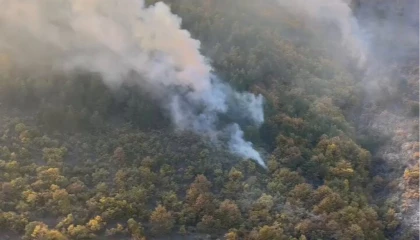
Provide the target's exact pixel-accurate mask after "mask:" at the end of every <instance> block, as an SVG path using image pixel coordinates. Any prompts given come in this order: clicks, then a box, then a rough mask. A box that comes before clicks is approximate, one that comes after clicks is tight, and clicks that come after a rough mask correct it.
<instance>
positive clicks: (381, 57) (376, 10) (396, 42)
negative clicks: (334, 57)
mask: <svg viewBox="0 0 420 240" xmlns="http://www.w3.org/2000/svg"><path fill="white" fill-rule="evenodd" d="M276 2H277V3H278V4H279V5H280V6H281V7H282V8H283V9H284V10H287V11H288V12H289V13H291V14H295V15H297V16H299V17H300V19H302V21H304V22H306V23H307V24H308V25H311V26H314V25H316V23H320V26H321V27H320V28H317V30H323V29H322V28H326V26H330V25H329V24H332V25H334V26H335V27H336V28H337V29H338V30H339V31H338V32H339V35H340V36H335V39H334V40H337V39H339V40H341V43H342V47H343V49H344V50H345V51H342V52H340V53H339V54H342V55H344V56H346V57H347V56H349V57H351V58H353V59H356V61H357V63H358V71H360V72H361V73H362V74H360V75H359V77H360V78H361V79H358V80H359V81H360V82H361V83H362V84H363V90H364V92H365V94H364V96H363V97H364V99H363V105H364V106H363V110H362V111H361V112H360V116H356V117H354V118H355V122H357V123H356V124H357V125H358V128H360V131H361V132H364V133H363V134H365V133H366V132H371V131H372V132H374V133H376V132H378V133H380V134H384V133H389V134H394V136H393V137H392V139H391V140H390V141H389V142H387V143H385V144H383V145H382V146H381V147H380V148H379V150H377V152H376V154H375V153H374V154H375V157H378V158H380V159H383V160H384V161H385V162H386V163H387V165H386V166H389V167H388V169H387V170H386V172H387V173H386V175H384V178H385V179H387V180H388V181H393V182H395V181H397V180H398V181H402V180H401V179H402V177H401V175H402V174H403V173H402V172H401V171H399V170H396V169H398V168H401V166H404V165H405V166H410V163H409V159H410V158H409V157H407V156H406V154H407V152H408V151H407V149H405V148H404V146H405V145H407V143H409V142H410V141H414V142H417V141H418V139H416V136H418V128H417V131H413V127H412V126H413V125H415V124H416V123H417V126H418V116H415V117H412V118H410V117H407V116H406V115H404V114H401V113H402V112H401V109H404V101H409V100H410V99H413V100H414V101H416V102H418V95H417V96H410V94H409V92H410V91H407V90H405V91H400V87H401V86H404V85H407V82H408V81H409V80H410V79H409V78H415V79H416V80H417V81H418V64H419V55H418V53H419V1H418V0H401V1H393V0H377V1H375V0H365V1H363V0H353V1H351V0H347V1H346V0H294V1H289V0H276ZM350 4H355V10H354V9H352V8H351V7H350ZM317 27H319V25H318V26H317ZM323 32H324V31H323ZM321 35H322V34H321ZM324 38H325V40H326V41H327V40H329V39H327V38H328V37H325V36H324ZM413 67H414V69H415V68H417V73H416V71H413V70H411V72H412V73H408V74H407V73H402V71H401V70H402V69H405V71H406V72H409V71H407V70H406V69H409V68H413ZM410 75H411V76H410ZM390 92H391V93H393V94H394V96H397V97H394V98H390V97H389V96H390V94H389V93H390ZM384 98H389V99H387V100H388V102H391V104H390V106H386V107H382V108H378V109H375V111H373V110H372V109H371V107H367V106H370V105H375V102H377V101H378V100H379V99H384ZM407 98H408V100H407ZM396 131H403V132H405V133H406V135H405V136H406V137H405V138H403V139H401V138H399V137H398V135H395V132H396ZM396 139H398V140H396ZM385 168H386V167H385ZM401 192H402V190H401V189H400V190H393V191H390V192H388V193H387V194H388V195H387V198H388V199H392V198H394V199H400V198H401V194H402V193H401ZM381 194H383V193H381ZM382 197H383V196H382ZM401 205H403V204H401ZM404 205H405V206H404V208H405V209H400V211H401V212H403V218H402V225H403V226H405V227H406V226H408V227H409V228H412V229H416V230H417V229H418V226H419V204H418V201H417V202H416V203H411V204H408V203H404ZM407 209H408V210H407Z"/></svg>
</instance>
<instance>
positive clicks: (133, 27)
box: [0, 0, 265, 167]
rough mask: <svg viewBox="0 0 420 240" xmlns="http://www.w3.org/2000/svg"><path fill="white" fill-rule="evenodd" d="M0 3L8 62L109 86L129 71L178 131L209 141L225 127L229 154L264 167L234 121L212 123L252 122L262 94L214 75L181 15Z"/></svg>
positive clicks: (129, 1) (119, 3) (17, 0)
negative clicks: (83, 75)
mask: <svg viewBox="0 0 420 240" xmlns="http://www.w3.org/2000/svg"><path fill="white" fill-rule="evenodd" d="M0 6H1V7H0V53H2V54H6V55H7V56H9V57H10V58H11V61H12V62H13V64H15V65H17V66H19V67H20V68H26V69H37V70H39V69H50V70H54V71H68V72H72V71H75V70H79V69H81V70H87V71H90V72H96V73H100V74H101V75H102V77H103V79H104V81H105V82H106V83H107V84H108V85H109V86H112V87H115V86H119V85H120V84H121V83H122V82H123V81H124V79H127V78H130V76H131V77H132V76H133V74H132V73H133V72H134V73H136V75H138V76H139V78H141V80H140V79H139V81H138V84H139V86H140V87H144V88H147V89H153V91H154V93H155V95H157V96H160V98H162V99H161V100H162V102H164V103H165V106H164V107H165V108H167V109H168V111H169V112H170V115H171V117H172V120H173V123H174V125H175V126H176V127H177V128H178V129H181V130H193V131H195V132H196V133H199V134H206V135H209V136H211V137H212V138H213V139H217V138H218V136H219V135H221V134H222V131H221V130H219V129H225V131H229V132H230V136H231V137H230V141H229V143H230V146H229V149H230V150H231V151H232V152H234V153H236V154H238V155H239V156H242V157H244V158H251V159H254V160H256V161H257V162H258V163H259V164H260V165H261V166H263V167H265V164H264V162H263V160H262V159H261V156H260V154H259V153H258V152H257V151H256V150H255V149H254V148H253V146H252V144H251V143H250V142H247V141H245V140H244V138H243V131H242V130H241V128H240V127H239V125H238V124H235V123H234V124H232V125H230V126H228V127H227V128H226V127H225V128H221V127H220V126H218V125H219V115H221V114H229V113H230V112H235V113H237V115H238V116H240V117H241V118H243V119H247V120H248V121H251V122H252V123H253V124H255V125H257V126H258V125H260V124H261V123H262V122H263V121H264V115H263V109H262V104H263V99H262V96H254V95H252V94H250V93H238V92H235V91H234V90H233V89H232V88H230V87H229V86H228V85H226V84H224V83H222V82H221V81H220V80H218V79H217V77H215V76H214V75H213V74H212V68H211V66H210V65H209V64H208V62H207V60H206V59H205V57H203V56H202V55H201V54H200V52H199V48H200V42H199V41H197V40H195V39H192V38H191V36H190V33H189V32H188V31H186V30H183V29H181V19H180V18H179V17H177V16H176V15H173V14H172V13H171V11H170V8H169V7H168V6H167V5H165V4H164V3H161V2H159V3H156V4H155V5H153V6H150V7H146V6H145V5H144V2H143V1H139V0H33V1H32V0H0ZM177 89H178V90H177ZM179 89H182V91H183V92H182V91H180V90H179Z"/></svg>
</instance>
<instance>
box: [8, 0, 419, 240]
mask: <svg viewBox="0 0 420 240" xmlns="http://www.w3.org/2000/svg"><path fill="white" fill-rule="evenodd" d="M3 1H4V2H3ZM127 1H128V2H131V1H129V0H127ZM7 2H8V1H6V0H0V4H2V3H4V4H6V3H7ZM108 2H113V1H111V0H110V1H108ZM145 2H146V5H147V6H151V7H150V8H147V7H145V9H146V10H144V11H143V10H142V11H141V13H144V14H145V16H144V18H145V19H146V20H143V21H144V22H145V23H144V24H145V26H147V25H148V24H149V25H150V29H151V30H150V29H148V28H141V31H146V32H147V31H150V32H151V33H152V34H151V35H153V37H154V38H155V41H156V42H159V41H160V39H159V36H161V35H159V34H164V35H162V36H164V37H168V39H164V40H165V41H163V42H162V45H161V46H162V48H165V51H168V52H171V53H173V50H172V48H171V47H172V46H171V44H172V43H173V45H174V46H173V47H175V48H179V49H181V50H183V53H184V54H185V56H186V57H185V58H186V60H185V63H188V64H190V63H192V62H193V60H191V59H192V58H193V57H191V56H192V55H193V54H192V55H189V54H190V53H191V52H189V51H187V50H184V49H183V47H185V46H184V45H182V46H181V45H179V46H176V44H175V43H178V42H179V41H178V40H179V39H178V38H176V37H173V38H171V36H172V35H170V34H169V33H168V34H169V35H168V36H166V35H165V32H164V33H160V32H158V31H159V29H154V28H153V27H154V26H152V23H153V21H152V20H154V18H152V17H151V18H150V19H149V18H147V16H149V17H150V16H155V15H153V14H156V15H158V14H163V13H162V12H160V11H159V10H161V8H157V7H156V8H153V6H156V5H153V4H155V2H157V1H153V0H148V1H145ZM164 2H165V3H166V4H167V5H168V6H170V11H171V12H172V13H173V14H176V15H178V16H179V17H180V18H181V19H182V22H181V27H182V29H185V30H188V32H189V33H190V34H191V38H192V39H197V40H199V41H200V44H201V45H200V48H199V50H200V53H201V54H202V55H203V56H204V57H205V58H206V61H208V62H209V63H208V64H209V65H210V66H211V67H212V70H211V73H212V74H214V75H215V76H217V78H218V79H220V81H222V82H225V83H227V84H229V86H231V87H232V89H233V90H228V92H229V94H230V93H231V92H232V96H234V97H237V98H235V99H234V101H237V102H240V101H242V99H243V98H242V97H241V96H250V95H241V94H246V93H252V94H254V96H258V94H261V96H262V97H263V99H264V102H263V111H264V121H263V122H262V123H261V124H253V120H254V119H253V117H251V116H249V115H252V113H253V112H252V111H249V112H247V113H246V114H245V113H244V112H242V108H241V109H240V107H244V108H246V107H247V105H246V106H244V105H245V104H243V105H241V104H240V103H236V102H235V103H231V102H228V103H229V104H232V106H233V107H232V106H231V105H229V106H228V107H229V110H228V111H220V112H218V111H216V114H214V115H213V112H211V114H210V115H205V114H206V107H208V105H206V104H208V103H207V99H208V98H211V97H213V96H214V95H211V96H208V97H203V96H200V98H199V99H200V100H202V102H199V104H197V105H198V106H196V105H195V102H193V100H191V99H189V98H188V96H189V95H188V91H189V90H188V89H187V88H189V87H191V88H194V86H195V85H194V83H193V84H191V86H188V87H185V89H184V86H174V89H175V90H174V89H172V88H169V87H165V88H161V87H160V85H159V86H158V85H153V84H150V85H143V82H147V79H146V78H147V77H144V76H142V72H141V71H144V72H146V73H147V74H149V72H147V71H148V70H149V69H148V68H150V67H148V66H147V61H144V65H145V66H142V67H139V68H138V69H140V70H141V71H140V70H139V72H137V73H136V72H135V71H134V72H135V73H133V74H131V73H130V74H131V75H130V74H128V76H129V77H127V80H125V81H123V82H121V83H120V84H115V85H112V84H111V86H110V84H109V82H110V80H109V79H106V76H108V75H104V74H103V72H101V71H102V70H103V69H102V66H99V63H98V65H95V64H92V63H91V61H90V60H92V59H95V58H92V59H90V58H87V60H86V59H83V60H84V61H82V63H83V64H86V66H89V67H91V66H92V69H91V70H92V71H89V69H82V70H79V69H77V71H70V72H66V71H46V70H45V69H43V68H42V69H41V68H40V67H38V65H37V64H38V63H43V61H45V63H48V61H51V62H54V61H53V60H55V58H54V57H56V55H57V56H61V55H60V54H63V53H65V54H68V53H67V52H65V51H63V52H58V51H57V52H56V53H57V54H56V55H45V56H44V55H40V57H39V58H37V57H38V55H33V56H32V55H31V54H34V52H37V51H34V52H26V51H23V53H22V54H24V55H25V54H26V56H27V59H25V60H27V61H28V62H30V61H32V60H33V59H35V62H30V63H31V64H30V66H31V67H27V66H26V65H25V66H23V65H22V64H20V63H21V62H19V61H16V59H18V60H20V59H19V58H18V57H20V55H13V54H15V52H13V51H10V49H11V48H8V47H9V46H13V44H17V46H20V45H19V44H20V43H19V42H18V43H12V42H10V41H9V42H7V43H8V44H4V42H3V41H5V39H6V40H10V39H13V37H15V36H14V35H13V36H11V37H10V39H7V38H2V37H0V53H2V52H3V51H4V52H5V54H3V55H1V56H2V57H1V58H0V69H1V72H0V73H1V74H0V75H1V77H0V113H1V114H0V123H1V124H0V136H1V137H0V169H1V171H0V238H1V239H39V240H41V239H51V240H52V239H56V240H58V239H227V240H237V239H247V240H271V239H279V240H283V239H284V240H286V239H288V240H291V239H296V240H304V239H340V240H341V239H343V240H346V239H349V240H350V239H367V240H370V239H406V240H408V239H419V235H418V231H417V230H418V229H417V228H418V224H419V219H418V212H419V205H418V199H419V191H418V189H419V136H418V131H419V120H418V117H419V99H418V87H419V85H418V79H419V72H418V65H419V59H418V55H416V56H414V55H413V54H412V53H413V51H417V52H418V19H417V20H413V16H415V15H416V14H417V17H418V11H417V12H415V11H416V10H414V12H413V9H414V8H413V6H414V5H415V4H417V9H418V2H417V3H416V2H415V1H410V0H406V1H398V2H397V3H394V1H363V0H359V1H351V3H349V5H347V3H345V4H344V2H341V1H338V0H337V1H336V2H340V4H338V6H340V7H342V6H345V7H348V10H349V11H350V13H351V14H352V15H354V17H355V19H356V20H357V21H358V22H359V25H360V26H361V28H363V27H364V28H363V30H364V31H367V32H369V33H371V34H372V35H373V36H374V37H372V38H371V39H370V41H371V42H370V43H371V45H373V46H374V47H372V46H369V47H368V49H369V50H370V51H369V54H368V55H367V56H366V59H367V64H366V63H365V64H362V65H361V64H360V61H359V60H360V56H359V55H357V54H356V55H352V54H353V53H355V51H353V50H354V49H353V48H352V47H351V49H347V48H345V47H343V41H344V40H343V39H347V38H346V36H345V35H344V32H343V31H342V29H341V28H340V26H341V25H338V26H335V25H334V21H333V20H335V18H334V17H335V16H334V15H331V16H330V15H327V16H328V18H326V20H325V19H323V18H321V19H319V18H318V13H317V12H316V14H314V15H311V14H312V13H313V12H312V10H313V9H314V6H311V7H310V8H309V10H308V9H305V8H302V9H305V11H307V12H304V13H300V12H295V10H293V9H296V8H292V7H291V8H289V7H288V5H287V4H286V2H287V1H283V0H279V1H271V0H266V1H252V0H241V1H239V0H238V1H236V0H224V1H222V0H220V1H219V0H167V1H164ZM299 2H301V1H296V3H299ZM314 2H315V5H316V2H320V3H322V2H324V1H323V0H317V1H314ZM343 4H344V5H343ZM88 5H89V4H88ZM88 5H86V6H85V5H81V6H82V8H83V7H86V8H88ZM92 5H93V3H92ZM5 6H6V5H5ZM8 6H9V5H8ZM10 6H11V5H10ZM147 9H149V10H147ZM150 9H151V10H150ZM291 9H292V10H291ZM345 9H347V8H345ZM395 9H398V11H396V12H395ZM104 11H105V10H104ZM133 11H134V10H133ZM302 11H303V10H302ZM1 13H2V10H0V15H1ZM128 14H129V13H127V15H128ZM148 14H150V15H148ZM302 14H303V15H302ZM29 15H31V14H29ZM29 15H28V16H29ZM140 15H141V14H140ZM303 16H305V17H303ZM340 16H342V15H340ZM141 17H143V16H141ZM5 19H6V17H5V18H0V20H5ZM171 19H172V18H170V17H168V18H165V21H163V22H164V24H167V25H170V24H169V23H170V22H171ZM59 20H60V19H59ZM59 20H57V22H59ZM147 21H150V22H147ZM413 21H414V23H413ZM415 21H417V23H416V22H415ZM0 22H1V21H0ZM5 22H6V20H5ZM54 24H55V23H54ZM110 24H111V23H110ZM416 24H417V25H416ZM167 25H164V26H167ZM379 25H381V26H384V27H382V28H379V27H377V26H379ZM54 26H55V25H54ZM57 26H59V27H60V26H61V25H60V24H59V23H57ZM92 26H96V25H92ZM110 26H111V25H110ZM112 26H113V25H112ZM162 26H163V25H162ZM401 26H405V27H406V28H404V30H401V31H402V32H401V34H404V35H405V36H409V35H407V34H408V33H412V29H414V28H417V32H415V33H413V34H414V35H416V36H414V35H413V36H411V37H412V38H410V37H406V41H405V42H403V43H402V42H398V41H395V40H396V38H397V36H395V35H392V36H391V35H387V33H388V32H389V31H392V30H394V29H395V28H399V29H401ZM59 27H58V28H59ZM34 29H35V30H36V29H41V28H40V27H39V28H34ZM88 29H89V30H92V29H90V28H88ZM93 29H94V30H95V31H96V30H97V29H95V28H93ZM35 30H34V31H33V32H32V33H35V32H36V31H35ZM2 31H4V33H9V32H8V31H6V30H5V29H4V28H1V26H0V34H1V33H3V32H2ZM92 31H93V30H92ZM115 31H116V30H115ZM141 31H140V32H141ZM170 33H172V32H170ZM33 35H35V34H33ZM28 36H29V35H28ZM31 36H32V35H31ZM51 36H52V37H51ZM65 36H67V35H65ZM352 36H353V35H352ZM383 36H388V37H387V38H385V37H383ZM47 37H51V39H52V40H55V35H53V34H50V35H48V36H47V34H46V35H45V38H47ZM68 37H69V39H70V38H71V35H69V36H68ZM107 37H109V39H111V40H113V39H114V37H115V36H114V35H109V36H107ZM51 39H49V40H51ZM121 39H123V40H124V38H123V37H121ZM121 39H119V38H117V40H121ZM52 40H51V41H52ZM83 40H85V41H86V42H88V43H90V42H89V41H90V39H88V38H86V39H83ZM111 40H110V41H111ZM123 40H121V42H122V41H123ZM143 40H144V39H143ZM144 41H146V40H144ZM46 42H48V41H46ZM70 42H71V41H69V43H70ZM116 42H117V43H118V44H117V45H116V46H117V47H120V46H123V44H121V45H119V43H120V42H119V41H116ZM159 43H161V42H159ZM36 44H38V42H34V45H36ZM43 44H44V43H43ZM64 44H65V43H63V46H64ZM346 44H347V43H346ZM145 45H147V44H145ZM5 46H6V47H5ZM36 46H38V45H36ZM42 46H44V45H42ZM47 46H48V45H47ZM82 46H89V45H82ZM147 46H148V45H147ZM346 46H349V45H346ZM351 46H353V45H351ZM60 47H61V46H60ZM102 47H103V46H100V47H98V48H92V49H90V50H91V51H92V55H94V54H95V53H96V52H95V51H97V50H98V49H99V52H101V51H100V50H101V49H102ZM112 47H114V45H112ZM117 47H116V48H115V49H112V50H113V51H112V54H114V53H115V63H112V64H110V65H106V69H105V70H106V71H105V72H106V73H108V71H107V70H111V69H112V67H113V65H116V66H118V67H119V66H120V65H119V64H121V66H123V64H122V63H118V62H117V61H116V60H124V59H121V58H120V55H118V54H117V53H119V52H118V51H119V48H117ZM63 48H64V47H63ZM121 48H122V47H121ZM22 49H25V50H26V49H31V48H30V47H28V46H26V45H25V46H24V45H22ZM80 49H82V50H83V48H80ZM80 49H76V48H75V49H74V52H77V51H79V50H80ZM389 49H392V50H393V51H389ZM71 50H72V51H73V49H71ZM130 50H132V51H133V52H135V51H136V49H135V48H132V49H131V48H130ZM152 50H153V49H152ZM50 51H51V52H54V48H52V47H51V48H50ZM72 51H69V52H72ZM349 51H350V52H351V54H350V53H349ZM16 52H18V53H19V54H21V52H20V51H16ZM139 52H141V53H142V51H139ZM6 53H13V54H9V55H11V56H12V57H10V56H9V55H8V54H6ZM147 54H148V55H147ZM147 54H146V55H147V56H151V55H152V56H153V57H156V56H157V57H156V59H157V60H156V59H155V58H153V61H154V63H155V62H157V65H156V66H158V67H156V69H157V70H156V72H152V73H153V74H156V76H158V77H156V78H154V76H155V75H153V78H152V80H154V81H157V80H160V79H161V78H165V77H166V76H172V75H171V74H172V73H171V72H170V71H169V70H167V69H165V66H166V65H165V64H166V63H167V62H169V63H171V61H172V60H173V59H177V57H180V59H183V60H184V58H183V57H184V56H178V55H176V54H175V53H174V56H175V57H173V58H170V60H168V59H166V58H164V57H162V58H159V57H160V55H159V52H158V51H156V50H153V51H151V52H150V53H149V52H148V53H147ZM155 54H156V56H155ZM63 55H64V54H63ZM88 55H89V54H88ZM16 56H18V57H16ZM66 56H67V55H66ZM112 56H114V55H112ZM129 56H130V57H131V55H129ZM13 57H15V58H14V59H13ZM188 57H190V58H188ZM133 58H134V57H133ZM151 58H152V57H151ZM51 59H52V60H51ZM112 59H114V58H112ZM112 59H111V60H112ZM130 60H131V59H130ZM127 62H129V61H128V60H127ZM25 63H26V62H25ZM130 63H131V62H130ZM19 64H20V65H19ZM206 64H207V63H206ZM41 65H42V64H40V65H39V66H41ZM35 66H36V67H37V68H35ZM42 66H43V65H42ZM98 66H99V67H98ZM153 66H155V65H153ZM206 66H207V65H206ZM34 68H35V69H34ZM133 68H135V67H133ZM46 69H48V66H47V67H46ZM118 70H120V69H118ZM153 70H154V69H153ZM175 70H176V67H175ZM165 71H167V72H165ZM109 72H110V71H109ZM160 74H162V75H160ZM149 75H151V74H149ZM194 76H195V75H194ZM200 76H201V75H200ZM143 78H144V79H143ZM139 79H140V80H139ZM145 79H146V80H145ZM112 81H113V79H111V82H112ZM138 81H140V82H141V83H138ZM198 81H199V80H197V82H198ZM213 83H214V82H212V84H213ZM162 84H166V82H165V81H162ZM144 86H147V87H144ZM216 86H219V85H216ZM223 86H224V85H223ZM177 87H179V88H180V89H178V88H177ZM156 89H158V90H156ZM162 89H163V90H162ZM224 89H225V88H222V90H220V91H222V92H223V91H225V90H224ZM160 90H162V91H160ZM184 90H185V93H184ZM216 90H219V89H216ZM190 91H192V90H190ZM173 92H176V93H177V94H178V93H179V92H181V93H179V95H176V96H181V99H182V100H184V101H185V102H186V103H187V105H181V107H183V106H184V107H185V106H193V107H191V108H193V110H192V111H191V112H183V113H188V114H191V115H188V116H183V117H185V118H182V117H181V118H180V119H187V120H188V122H187V123H186V124H183V125H182V124H181V125H180V124H179V122H177V121H176V120H177V119H175V118H174V115H173V112H172V111H170V110H173V109H172V108H170V107H171V106H172V105H168V102H171V101H172V100H173V99H171V100H168V99H169V96H172V94H173ZM217 93H218V94H220V92H217ZM216 95H217V94H216ZM229 96H230V95H229ZM183 97H185V99H184V98H183ZM194 97H196V96H194ZM203 99H204V100H203ZM229 101H230V100H229ZM232 101H233V100H232ZM203 102H204V103H203ZM209 102H210V101H209ZM210 106H211V107H214V106H213V105H210ZM231 108H232V109H231ZM168 109H170V110H168ZM194 114H197V116H203V115H200V114H204V116H206V117H209V116H211V117H215V118H217V121H215V122H214V126H213V125H211V124H210V125H205V124H204V123H203V125H200V126H204V127H208V128H209V129H210V130H208V129H207V128H205V129H204V130H203V131H199V130H201V129H199V130H197V128H195V125H194V124H196V123H197V122H196V121H191V122H190V121H189V120H190V119H191V118H194V117H195V115H194ZM247 114H248V115H247ZM188 117H189V118H188ZM206 119H207V118H206ZM199 123H200V124H201V123H202V122H199ZM211 123H213V122H211ZM232 123H235V124H237V126H238V128H239V129H242V130H243V133H244V137H243V138H244V139H245V140H246V141H249V142H250V143H252V145H247V146H251V149H255V151H257V152H258V154H261V156H262V159H263V160H264V163H265V165H266V168H265V167H264V166H262V165H261V164H258V160H257V159H255V158H254V159H252V157H244V156H247V155H246V154H245V153H238V151H237V150H232V147H231V141H232V136H231V135H229V134H228V130H229V128H228V127H226V126H231V125H230V124H232ZM190 125H194V126H190ZM209 126H210V127H209ZM235 126H236V125H235ZM204 127H203V128H204ZM229 131H230V130H229ZM232 131H233V130H232ZM240 131H241V130H240ZM240 131H239V132H240ZM202 132H204V133H205V134H202ZM208 133H210V134H208ZM213 133H215V135H216V138H217V139H216V140H214V138H215V136H213V135H212V134H213ZM241 139H242V138H241ZM251 156H254V155H251ZM258 156H259V155H258Z"/></svg>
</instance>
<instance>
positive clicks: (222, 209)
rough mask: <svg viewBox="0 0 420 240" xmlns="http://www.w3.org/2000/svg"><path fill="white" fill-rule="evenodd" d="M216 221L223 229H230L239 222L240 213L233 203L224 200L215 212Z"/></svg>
mask: <svg viewBox="0 0 420 240" xmlns="http://www.w3.org/2000/svg"><path fill="white" fill-rule="evenodd" d="M216 216H217V219H218V220H220V222H221V223H222V227H223V228H227V229H229V228H232V227H235V226H237V225H238V224H239V223H240V221H241V211H240V210H239V208H238V206H237V205H236V204H235V202H233V201H231V200H224V201H223V202H222V203H220V205H219V208H218V209H217V211H216Z"/></svg>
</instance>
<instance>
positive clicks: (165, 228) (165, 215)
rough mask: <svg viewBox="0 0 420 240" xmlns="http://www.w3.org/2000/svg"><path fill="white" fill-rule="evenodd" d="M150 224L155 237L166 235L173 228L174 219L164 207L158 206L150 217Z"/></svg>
mask: <svg viewBox="0 0 420 240" xmlns="http://www.w3.org/2000/svg"><path fill="white" fill-rule="evenodd" d="M149 222H150V224H151V225H152V232H153V233H154V234H156V235H159V234H166V233H168V232H169V231H171V229H172V228H173V226H174V218H173V216H172V213H170V212H168V211H167V210H166V208H165V207H163V206H162V205H158V206H157V207H156V208H155V210H154V211H153V212H152V214H151V215H150V220H149Z"/></svg>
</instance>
